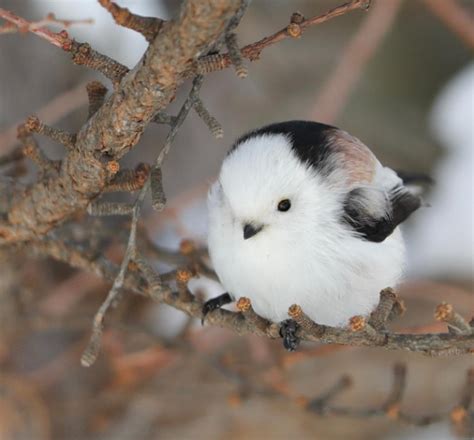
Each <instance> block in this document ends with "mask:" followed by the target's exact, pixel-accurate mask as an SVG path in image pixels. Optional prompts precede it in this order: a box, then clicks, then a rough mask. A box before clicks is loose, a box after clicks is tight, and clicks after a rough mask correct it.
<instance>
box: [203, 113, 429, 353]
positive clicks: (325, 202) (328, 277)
mask: <svg viewBox="0 0 474 440" xmlns="http://www.w3.org/2000/svg"><path fill="white" fill-rule="evenodd" d="M420 205H421V200H420V198H419V197H418V195H417V194H416V193H415V192H413V191H411V190H410V188H409V187H407V186H405V185H404V182H403V180H402V178H401V177H400V176H399V175H398V174H397V173H396V172H395V171H393V170H392V169H390V168H387V167H384V166H383V165H381V164H380V162H379V161H378V160H377V158H376V157H375V156H374V154H373V153H372V152H371V151H370V150H369V148H368V147H366V146H365V145H364V144H363V143H362V142H361V141H359V140H358V139H356V138H355V137H353V136H351V135H349V134H348V133H346V132H345V131H342V130H340V129H338V128H335V127H331V126H329V125H324V124H320V123H317V122H307V121H289V122H282V123H277V124H272V125H268V126H266V127H263V128H260V129H258V130H254V131H252V132H250V133H248V134H246V135H244V136H242V137H241V138H240V139H238V140H237V141H236V143H235V144H234V146H233V147H232V149H231V150H230V152H229V154H228V155H227V157H226V158H225V160H224V162H223V164H222V168H221V171H220V174H219V178H218V180H217V181H216V182H215V183H214V184H213V185H212V187H211V189H210V191H209V196H208V207H209V236H208V244H209V252H210V257H211V260H212V263H213V265H214V268H215V270H216V272H217V275H218V276H219V279H220V281H221V283H222V285H223V287H224V288H225V289H226V290H227V293H225V294H223V295H221V296H219V297H217V298H213V299H211V300H209V301H207V302H206V303H205V305H204V308H203V316H204V317H205V316H206V314H207V313H209V312H211V311H212V310H214V309H216V308H218V307H221V306H223V305H224V304H227V303H230V302H232V301H233V300H234V299H235V298H239V297H241V296H245V297H248V298H250V300H251V302H252V305H253V308H254V310H255V312H256V313H257V314H259V315H261V316H263V317H264V318H267V319H268V320H270V321H274V322H279V321H283V323H282V325H281V333H282V337H283V343H284V345H285V347H286V348H287V349H289V350H293V349H295V348H296V346H297V343H298V340H297V337H296V330H297V325H296V323H295V322H294V321H291V320H288V319H287V318H288V308H289V307H290V306H291V305H292V304H298V305H299V306H301V307H302V309H303V311H304V312H305V313H306V315H308V316H309V317H310V318H311V319H312V320H313V321H315V322H317V323H318V324H324V325H330V326H343V325H346V324H347V322H348V320H349V318H351V317H352V316H355V315H368V314H369V313H370V312H371V311H372V310H373V309H374V308H375V306H376V305H377V303H378V300H379V292H380V291H381V290H382V289H383V288H386V287H389V286H390V287H394V286H396V285H397V283H398V282H399V280H400V278H401V275H402V272H403V265H404V244H403V238H402V235H401V233H400V230H399V228H398V225H399V224H400V223H402V222H403V221H404V220H406V219H407V217H408V216H409V215H410V214H411V213H412V212H413V211H415V210H416V209H418V208H419V207H420Z"/></svg>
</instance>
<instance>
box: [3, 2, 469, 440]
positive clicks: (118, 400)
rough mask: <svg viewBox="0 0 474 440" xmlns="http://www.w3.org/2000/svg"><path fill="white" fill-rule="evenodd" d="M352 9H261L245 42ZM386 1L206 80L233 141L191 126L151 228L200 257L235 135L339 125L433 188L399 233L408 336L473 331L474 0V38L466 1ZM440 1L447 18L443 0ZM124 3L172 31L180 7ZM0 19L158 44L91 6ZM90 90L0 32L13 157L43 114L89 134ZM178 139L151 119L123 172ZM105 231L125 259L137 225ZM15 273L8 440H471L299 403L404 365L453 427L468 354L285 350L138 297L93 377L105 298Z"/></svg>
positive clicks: (58, 153)
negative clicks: (458, 18)
mask: <svg viewBox="0 0 474 440" xmlns="http://www.w3.org/2000/svg"><path fill="white" fill-rule="evenodd" d="M340 3H341V1H340V0H321V1H318V2H316V1H310V0H307V1H304V0H294V1H282V0H259V1H254V2H252V4H251V6H250V7H249V9H248V11H247V13H246V15H245V16H244V18H243V20H242V22H241V24H240V26H239V27H238V29H237V34H238V37H239V42H240V44H241V45H245V44H248V43H251V42H253V41H256V40H258V39H260V38H262V37H263V36H266V35H269V34H271V33H273V32H275V31H276V30H279V29H281V28H283V27H284V26H286V25H287V24H288V22H289V17H290V16H291V14H292V13H293V12H294V11H299V12H301V13H302V14H303V15H305V16H306V17H310V16H313V15H317V14H319V13H323V12H325V11H326V10H328V9H330V8H333V7H336V6H338V5H339V4H340ZM373 3H374V5H373V7H372V8H371V10H370V11H369V12H367V13H364V12H361V11H356V12H352V13H349V14H347V15H345V16H342V17H338V18H336V19H334V20H331V21H329V22H327V23H324V24H322V25H320V26H316V27H311V28H309V29H308V30H307V31H306V32H305V34H304V35H303V37H302V38H301V39H298V40H295V39H288V40H285V41H283V42H281V43H279V44H277V45H275V46H272V47H270V48H268V49H266V50H265V51H264V52H263V53H262V57H261V59H260V60H259V61H257V62H254V63H250V62H248V63H247V64H248V67H249V76H248V78H247V79H245V80H241V79H239V78H238V77H237V76H236V75H235V72H234V71H233V70H232V69H227V70H225V71H222V72H216V73H213V74H211V75H209V76H208V77H207V78H206V80H205V82H204V86H203V89H202V93H201V97H202V99H203V101H204V103H205V104H206V106H207V108H208V109H209V111H210V112H211V113H212V114H213V115H214V116H216V117H217V119H218V120H219V121H220V123H221V124H222V126H223V128H224V132H225V135H224V138H223V139H220V140H216V139H214V138H213V137H212V135H211V134H210V132H209V131H208V130H207V128H206V126H205V125H204V124H203V122H202V121H201V120H200V119H199V117H198V116H197V115H196V114H193V113H191V114H190V116H189V117H188V118H187V120H186V122H185V123H184V125H183V127H182V128H181V130H180V131H179V134H178V136H177V138H176V141H175V143H174V145H173V148H172V150H171V153H170V155H169V157H168V159H167V161H166V164H165V166H164V169H163V173H164V186H165V191H166V194H167V196H168V201H169V203H168V206H167V208H166V210H165V211H164V212H163V213H160V214H156V213H154V212H153V211H152V210H151V209H148V208H147V209H145V213H144V217H143V222H142V223H143V228H146V230H147V232H148V234H149V236H150V238H151V239H152V240H153V241H154V242H155V243H157V244H158V245H160V246H163V247H166V248H168V249H177V248H178V246H179V243H180V241H181V240H182V239H183V238H192V239H194V240H195V241H196V242H198V243H202V244H204V243H205V236H206V205H205V199H206V192H207V188H208V185H209V183H210V182H212V180H213V178H214V176H215V175H216V174H217V172H218V170H219V166H220V163H221V161H222V159H223V158H224V156H225V154H226V152H227V150H228V148H229V147H230V145H231V144H232V142H233V140H234V139H235V138H236V137H238V136H239V135H240V134H242V133H243V132H245V131H248V130H250V129H252V128H255V127H258V126H261V125H263V124H267V123H270V122H274V121H279V120H288V119H313V120H319V121H322V122H327V123H331V124H334V125H337V126H338V127H340V128H343V129H345V130H347V131H348V132H350V133H351V134H353V135H355V136H357V137H358V138H360V139H361V140H362V141H363V142H364V143H366V144H367V145H369V146H370V147H371V148H372V150H373V151H374V152H375V154H376V155H377V156H378V157H379V159H380V160H381V161H382V162H383V163H385V164H387V165H389V166H391V167H393V168H396V169H403V170H407V171H413V172H423V173H428V174H430V175H431V176H432V177H433V178H434V180H435V182H436V183H435V185H433V186H432V187H431V188H430V189H428V193H427V195H426V196H425V199H426V207H424V208H423V209H420V210H419V211H418V212H417V213H416V214H415V215H414V216H413V217H412V219H411V220H410V222H409V223H408V224H407V225H406V227H405V230H404V233H405V236H406V238H407V246H408V254H409V264H408V266H407V269H406V272H407V280H406V282H405V283H404V284H403V285H402V286H400V289H399V290H400V294H401V295H402V297H403V298H404V299H405V301H406V304H407V306H408V310H407V313H406V314H405V315H404V317H403V318H402V319H399V320H397V321H396V322H395V323H394V328H395V329H397V330H399V331H405V330H410V331H444V328H443V326H441V325H438V324H436V323H435V322H434V319H433V309H434V307H435V305H436V304H438V303H439V302H441V301H443V300H444V301H447V302H449V303H451V304H453V305H454V307H455V308H456V309H457V310H458V311H459V312H460V313H461V314H462V315H463V316H465V317H467V318H468V319H469V318H470V317H472V316H473V313H474V296H473V295H474V293H473V292H474V289H473V248H474V238H473V234H474V231H473V229H474V228H473V172H472V170H473V149H474V128H473V127H474V62H473V58H472V53H473V46H472V44H473V38H472V29H473V28H474V22H473V18H472V17H473V16H474V2H473V1H472V0H466V1H457V2H455V5H457V6H458V7H461V8H462V10H464V11H465V13H466V14H468V15H467V16H465V17H464V18H465V19H466V20H467V21H468V23H470V24H471V25H472V26H471V37H470V40H469V36H466V35H464V37H463V36H460V35H459V34H458V32H457V31H456V30H453V28H452V27H451V25H447V24H446V21H445V18H446V15H445V13H446V5H451V4H452V3H454V2H451V1H446V2H432V1H429V0H426V1H423V0H411V1H401V0H383V1H382V0H378V1H375V2H373ZM440 3H444V5H445V7H444V8H443V7H441V9H439V8H436V7H434V6H433V4H437V5H439V4H440ZM119 4H120V5H122V6H127V7H129V8H130V9H131V10H132V11H133V12H136V13H140V14H142V15H153V16H159V17H162V18H170V17H172V16H173V14H174V13H176V11H177V10H178V9H179V4H180V2H179V1H173V0H168V1H158V0H156V1H152V0H135V1H125V0H121V1H120V2H119ZM0 7H2V8H5V9H9V10H11V11H13V12H15V13H16V14H18V15H20V16H22V17H24V18H26V19H29V20H39V19H41V18H42V17H44V16H45V15H46V14H48V13H49V12H53V13H55V15H56V16H57V18H60V19H76V20H77V19H86V18H92V19H94V24H87V25H78V26H74V27H71V28H70V29H68V32H69V34H70V35H72V36H74V37H75V38H76V39H78V40H79V41H87V42H89V43H90V44H91V45H92V47H94V48H95V49H97V50H99V51H100V52H102V53H105V54H107V55H109V56H111V57H113V58H115V59H117V60H118V61H120V62H122V63H124V64H126V65H128V66H129V67H132V66H133V65H134V64H135V63H136V62H137V61H138V60H139V59H140V57H141V56H142V54H143V52H144V50H145V49H146V42H145V40H144V39H143V38H142V37H141V36H140V35H138V34H135V33H134V32H133V31H130V30H128V29H124V28H121V27H119V26H117V25H115V23H114V21H113V19H112V18H111V17H110V16H109V14H108V13H107V12H106V11H105V10H104V9H102V8H101V7H100V6H99V5H98V3H97V2H96V1H95V0H81V1H79V0H55V1H54V0H48V1H46V0H31V1H28V0H21V1H15V0H1V1H0ZM448 9H449V7H448ZM443 11H444V12H443ZM443 14H444V15H443ZM443 17H444V18H443ZM1 25H2V23H0V26H1ZM458 30H459V29H458ZM92 79H99V80H103V78H101V77H99V76H98V75H97V74H96V73H94V72H92V71H89V70H88V69H86V68H83V67H80V66H76V65H73V64H72V62H70V60H69V57H68V55H67V54H66V53H63V52H62V51H61V50H59V49H57V48H55V47H53V46H51V45H48V44H47V43H46V42H45V41H43V40H40V39H38V38H37V37H35V36H34V35H32V34H18V33H17V34H4V35H3V34H0V156H1V155H2V154H5V153H7V152H9V151H11V150H12V149H13V148H14V147H15V142H16V141H15V134H16V125H17V124H18V123H20V122H22V120H23V119H24V118H25V117H26V116H28V115H30V114H34V113H35V114H39V115H40V118H41V119H43V120H45V121H46V122H50V123H51V124H52V125H56V126H58V127H61V128H64V129H66V130H69V131H71V132H75V131H77V130H78V129H79V127H80V126H81V125H82V124H83V122H84V120H85V119H86V116H87V105H86V93H85V83H86V82H87V81H90V80H92ZM107 86H108V87H109V88H111V86H110V84H107ZM188 89H189V84H185V85H184V86H183V87H182V88H181V89H180V91H179V93H178V95H177V98H176V100H175V102H173V103H172V105H171V106H170V107H169V109H168V110H167V111H168V112H170V113H174V112H176V111H177V109H178V108H179V106H180V105H181V103H182V101H183V99H184V97H185V96H186V93H187V91H188ZM166 132H167V127H165V126H158V125H156V124H154V125H150V126H149V127H148V128H147V130H146V132H145V134H144V136H143V137H142V140H141V141H140V143H139V144H138V145H137V147H136V148H134V149H133V151H132V152H131V153H130V154H128V155H127V156H126V157H125V158H124V159H123V161H122V163H121V167H122V168H125V167H132V166H134V165H135V164H137V163H139V162H151V161H152V160H153V159H154V158H155V157H156V155H157V154H158V152H159V150H160V148H161V146H162V143H163V140H164V137H165V136H166ZM40 141H41V146H42V147H43V149H44V151H45V152H46V154H48V156H50V157H51V158H55V159H58V158H61V157H62V155H63V154H64V151H63V147H61V146H58V145H54V144H52V142H51V141H50V140H49V139H41V140H40ZM22 166H24V167H26V169H25V170H23V171H22V174H23V175H22V177H21V179H22V181H23V182H24V183H29V182H32V181H33V179H34V176H35V168H34V166H33V165H31V164H30V163H26V162H25V163H24V164H22ZM1 171H2V172H3V173H4V174H5V175H7V174H9V173H10V174H11V173H13V172H15V173H16V174H18V172H19V170H11V169H5V168H2V170H1ZM115 197H117V196H115ZM122 197H125V196H122ZM108 222H109V223H108V226H110V227H111V228H114V229H112V230H116V231H117V234H116V237H109V238H108V240H106V241H105V242H104V248H103V251H104V252H107V255H108V256H110V258H112V259H114V260H115V261H120V257H121V255H122V252H123V247H122V246H121V245H122V244H123V242H124V237H125V233H126V227H127V224H126V222H124V221H122V220H120V219H119V220H117V219H112V220H108ZM83 225H85V226H83V230H82V233H83V234H87V233H93V232H96V230H95V228H99V227H100V228H103V225H104V223H103V221H102V220H101V223H97V222H95V220H94V219H85V220H84V221H83ZM143 233H145V232H143ZM0 260H1V264H0V440H4V439H5V440H10V439H108V438H114V439H118V440H120V439H124V440H127V439H201V438H202V439H204V438H205V439H261V438H264V437H265V436H267V437H269V438H275V439H286V438H290V437H293V438H297V439H329V440H331V439H342V438H344V439H398V438H400V439H401V438H407V439H412V438H420V439H421V438H423V439H424V438H426V439H428V438H429V439H449V438H456V437H455V435H456V432H455V430H454V431H453V430H452V429H451V428H450V426H449V417H448V418H447V419H446V421H445V422H442V423H439V424H435V425H433V426H430V427H429V428H414V427H410V426H404V425H403V424H401V423H399V422H397V421H393V420H390V419H389V418H388V417H385V418H384V417H379V418H356V419H354V418H351V417H334V416H319V415H316V414H314V413H311V412H309V411H306V410H305V409H304V408H303V406H304V405H303V404H302V402H305V401H306V400H307V399H311V398H313V397H315V396H318V395H320V394H322V393H323V392H324V391H326V390H327V389H328V387H329V386H330V385H331V384H333V383H335V382H337V380H338V379H339V378H340V377H341V376H342V375H345V374H348V375H350V376H351V377H352V379H353V383H354V385H353V386H352V387H351V388H350V389H349V390H347V391H346V392H344V393H343V394H342V395H341V396H340V397H338V398H337V401H336V402H337V403H338V404H340V405H342V406H344V405H346V406H349V407H361V408H365V407H370V406H373V405H377V404H378V403H380V402H382V401H383V399H384V397H385V396H386V395H387V393H388V391H389V389H390V386H391V380H392V375H391V370H392V366H393V364H394V363H395V362H404V363H406V365H407V368H408V388H407V395H406V397H405V399H404V403H403V408H404V409H405V410H406V411H407V412H409V413H411V414H416V415H423V414H433V413H438V412H439V413H445V414H448V413H449V411H450V410H451V409H452V407H453V406H454V405H456V404H457V402H458V400H459V396H460V393H461V391H462V389H463V386H464V383H465V372H466V371H467V369H468V368H469V367H472V366H473V361H472V357H469V356H464V357H457V358H427V357H424V356H421V355H417V354H412V353H398V352H397V353H392V352H385V351H381V350H374V349H372V350H369V349H355V348H348V347H332V346H326V347H318V346H315V345H314V344H312V345H308V346H304V347H303V348H302V351H301V352H299V353H296V354H287V353H285V352H283V349H282V348H281V345H280V342H279V341H276V342H273V341H268V340H263V339H261V338H257V337H250V336H249V337H239V336H236V335H234V334H231V333H229V332H227V331H224V330H222V329H218V328H207V327H204V328H202V327H201V326H200V324H198V323H194V322H189V320H188V319H187V317H185V316H184V315H183V314H181V313H179V312H177V311H174V310H171V309H169V308H168V307H167V306H163V305H156V304H152V303H151V302H150V301H147V300H145V299H143V298H137V297H134V296H132V295H127V294H126V295H124V297H123V299H122V301H121V303H120V304H119V306H118V307H117V308H116V309H115V310H113V311H112V313H110V314H109V315H108V317H107V320H106V332H105V333H104V349H103V352H102V354H101V356H100V358H99V360H98V361H97V363H96V364H95V365H94V366H93V367H92V368H90V369H84V368H83V367H81V366H80V363H79V359H80V355H81V352H82V350H83V349H84V347H85V345H86V343H87V340H88V337H89V335H90V325H91V323H92V319H93V316H94V313H95V311H96V309H97V307H98V306H99V305H100V303H101V302H102V301H103V299H104V296H105V295H106V293H107V291H108V288H109V287H110V286H109V285H108V284H106V283H104V282H103V281H102V280H100V279H98V278H96V277H95V276H93V275H91V274H88V273H84V272H80V271H76V270H74V269H71V268H70V267H68V266H66V265H64V264H61V263H58V262H55V261H53V260H50V259H40V258H35V257H34V256H32V255H30V254H28V252H17V253H12V252H11V251H9V252H8V253H7V252H5V251H4V250H2V249H0ZM157 268H158V269H163V268H165V267H164V266H162V265H158V266H157ZM192 288H193V290H194V292H195V293H197V294H202V295H205V296H207V295H208V296H215V295H216V294H219V293H221V292H222V291H221V288H220V286H219V285H218V284H217V283H215V282H212V281H210V280H206V279H203V278H200V279H198V280H193V281H192ZM305 399H306V400H305Z"/></svg>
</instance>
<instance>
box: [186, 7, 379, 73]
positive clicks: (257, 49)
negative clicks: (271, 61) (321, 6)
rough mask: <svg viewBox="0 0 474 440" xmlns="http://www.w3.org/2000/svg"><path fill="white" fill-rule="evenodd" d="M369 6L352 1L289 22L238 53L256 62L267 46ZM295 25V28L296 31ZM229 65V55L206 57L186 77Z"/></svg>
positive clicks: (230, 63)
mask: <svg viewBox="0 0 474 440" xmlns="http://www.w3.org/2000/svg"><path fill="white" fill-rule="evenodd" d="M369 5H370V1H368V0H353V1H351V2H348V3H345V4H343V5H341V6H338V7H337V8H334V9H331V10H330V11H328V12H326V13H324V14H321V15H316V16H314V17H311V18H308V19H304V20H302V21H301V22H300V23H294V22H293V23H291V22H290V24H289V25H288V26H286V27H284V28H283V29H281V30H279V31H278V32H275V33H274V34H272V35H270V36H268V37H265V38H262V39H261V40H259V41H257V42H255V43H252V44H248V45H247V46H244V47H243V48H242V49H240V53H241V54H242V56H243V57H244V58H247V59H249V60H250V61H255V60H258V59H259V58H260V54H261V53H262V51H263V50H264V49H266V48H267V47H269V46H272V45H274V44H276V43H279V42H280V41H283V40H285V39H287V38H298V37H300V36H301V35H302V34H303V32H304V31H305V30H306V29H307V28H308V27H311V26H315V25H319V24H322V23H325V22H326V21H329V20H331V19H333V18H336V17H339V16H341V15H344V14H347V13H348V12H351V11H355V10H358V9H362V10H367V9H368V7H369ZM295 25H296V26H297V29H296V26H295ZM231 65H232V61H231V58H230V54H224V55H208V56H205V57H203V58H201V59H199V61H198V62H197V63H196V64H195V66H194V68H193V69H192V70H190V71H188V72H187V75H193V74H196V73H199V74H205V73H210V72H214V71H216V70H222V69H225V68H227V67H229V66H231Z"/></svg>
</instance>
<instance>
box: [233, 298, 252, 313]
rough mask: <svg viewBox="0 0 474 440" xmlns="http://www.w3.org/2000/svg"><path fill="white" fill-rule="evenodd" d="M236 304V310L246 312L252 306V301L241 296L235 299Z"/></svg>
mask: <svg viewBox="0 0 474 440" xmlns="http://www.w3.org/2000/svg"><path fill="white" fill-rule="evenodd" d="M236 306H237V310H239V311H240V312H242V313H246V312H248V311H249V310H250V308H251V307H252V303H251V302H250V299H249V298H246V297H245V296H243V297H241V298H239V300H238V301H237V304H236Z"/></svg>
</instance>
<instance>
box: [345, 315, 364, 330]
mask: <svg viewBox="0 0 474 440" xmlns="http://www.w3.org/2000/svg"><path fill="white" fill-rule="evenodd" d="M366 325H367V321H366V320H365V318H364V317H363V316H361V315H357V316H353V317H352V318H351V319H350V320H349V328H350V329H351V331H352V332H360V331H362V330H365V328H366Z"/></svg>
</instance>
